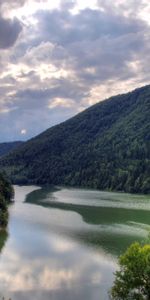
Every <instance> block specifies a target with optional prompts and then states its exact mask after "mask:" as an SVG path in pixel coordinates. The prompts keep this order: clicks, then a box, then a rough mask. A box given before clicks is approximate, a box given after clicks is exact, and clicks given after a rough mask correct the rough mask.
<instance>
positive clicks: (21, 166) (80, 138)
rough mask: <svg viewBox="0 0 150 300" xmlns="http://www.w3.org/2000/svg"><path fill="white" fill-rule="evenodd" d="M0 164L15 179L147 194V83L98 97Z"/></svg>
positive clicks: (149, 158)
mask: <svg viewBox="0 0 150 300" xmlns="http://www.w3.org/2000/svg"><path fill="white" fill-rule="evenodd" d="M0 165H1V167H3V168H4V169H5V171H7V173H8V175H9V177H10V178H11V179H12V180H13V182H15V183H36V184H45V183H49V184H54V185H68V186H81V187H90V188H97V189H102V190H106V189H107V190H118V191H126V192H135V193H150V86H145V87H143V88H139V89H137V90H135V91H133V92H130V93H127V94H123V95H118V96H115V97H111V98H110V99H108V100H105V101H103V102H99V103H98V104H96V105H94V106H92V107H90V108H88V109H87V110H85V111H83V112H82V113H80V114H78V115H77V116H75V117H73V118H71V119H69V120H67V121H66V122H64V123H62V124H60V125H57V126H54V127H52V128H50V129H48V130H47V131H45V132H43V133H42V134H40V135H38V136H37V137H35V138H33V139H31V140H29V141H28V142H26V143H24V144H23V145H21V146H20V147H19V148H18V149H16V150H14V151H12V152H11V154H8V155H7V156H5V157H3V158H1V160H0Z"/></svg>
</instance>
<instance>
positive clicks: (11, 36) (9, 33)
mask: <svg viewBox="0 0 150 300" xmlns="http://www.w3.org/2000/svg"><path fill="white" fill-rule="evenodd" d="M21 30H22V26H21V24H20V22H19V21H18V20H17V19H14V20H9V19H4V18H3V17H2V16H0V48H2V49H6V48H9V47H11V46H13V45H14V43H15V42H16V40H17V38H18V36H19V33H20V32H21Z"/></svg>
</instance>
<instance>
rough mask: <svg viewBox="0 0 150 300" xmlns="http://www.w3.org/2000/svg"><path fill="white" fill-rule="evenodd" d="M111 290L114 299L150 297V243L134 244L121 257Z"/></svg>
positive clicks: (136, 299) (142, 298)
mask: <svg viewBox="0 0 150 300" xmlns="http://www.w3.org/2000/svg"><path fill="white" fill-rule="evenodd" d="M119 265H120V270H119V271H117V272H116V274H115V275H116V278H115V282H114V286H113V288H112V291H111V295H112V299H114V300H149V299H150V244H147V245H144V246H141V245H140V244H139V243H134V244H132V245H131V246H130V247H129V248H128V249H127V251H126V252H125V254H124V255H122V256H121V257H120V259H119Z"/></svg>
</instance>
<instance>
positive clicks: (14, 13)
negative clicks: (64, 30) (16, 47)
mask: <svg viewBox="0 0 150 300" xmlns="http://www.w3.org/2000/svg"><path fill="white" fill-rule="evenodd" d="M60 3H61V0H55V1H51V0H50V1H49V0H47V1H46V0H45V1H44V0H43V1H39V2H36V1H31V0H30V1H28V2H26V4H25V5H24V6H22V7H20V8H18V9H12V10H11V11H9V12H7V16H9V17H11V18H14V17H17V18H18V19H19V20H21V21H23V22H25V21H26V19H28V18H29V19H28V22H31V23H34V22H35V23H36V20H34V18H32V15H34V14H35V12H36V11H38V10H53V9H55V8H59V7H60ZM96 3H97V1H96V0H86V1H85V0H77V1H76V5H75V7H74V8H73V9H72V10H71V12H72V13H73V14H75V13H78V11H80V10H82V9H85V8H87V7H88V8H91V9H94V8H96V7H97V5H96Z"/></svg>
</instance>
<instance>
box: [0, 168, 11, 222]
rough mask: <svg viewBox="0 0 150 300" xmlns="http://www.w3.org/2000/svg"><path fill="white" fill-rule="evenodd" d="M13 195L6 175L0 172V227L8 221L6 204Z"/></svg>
mask: <svg viewBox="0 0 150 300" xmlns="http://www.w3.org/2000/svg"><path fill="white" fill-rule="evenodd" d="M12 197H13V188H12V186H11V184H10V182H9V181H8V180H7V179H6V177H5V176H4V175H2V174H0V228H3V227H6V225H7V223H8V204H9V203H10V201H11V199H12Z"/></svg>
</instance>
